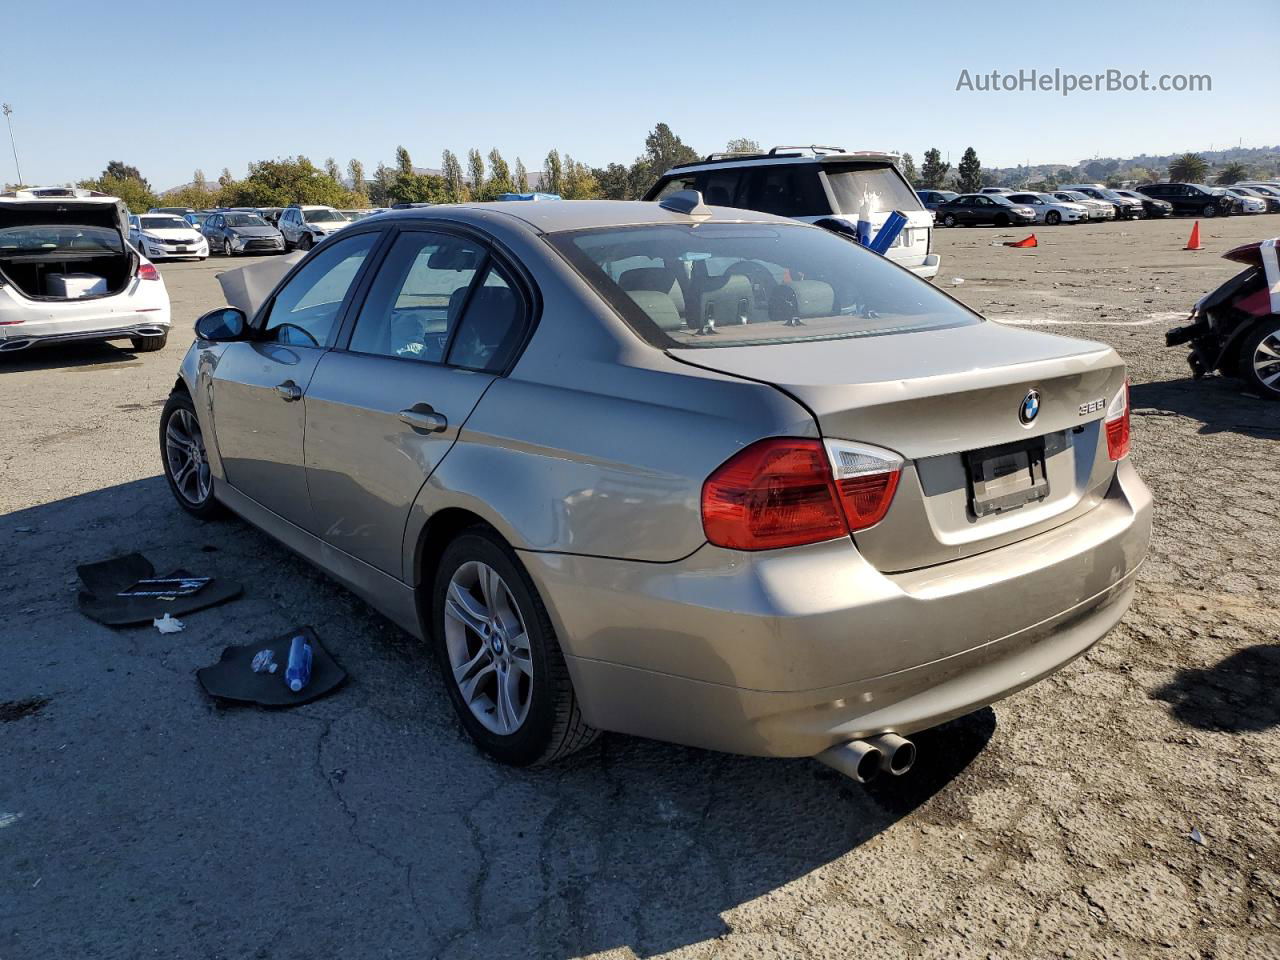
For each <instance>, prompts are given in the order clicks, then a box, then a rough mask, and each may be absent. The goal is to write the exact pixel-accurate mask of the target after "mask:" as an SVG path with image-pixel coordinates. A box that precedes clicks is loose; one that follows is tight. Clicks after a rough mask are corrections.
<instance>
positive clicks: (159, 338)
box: [129, 333, 169, 353]
mask: <svg viewBox="0 0 1280 960" xmlns="http://www.w3.org/2000/svg"><path fill="white" fill-rule="evenodd" d="M168 342H169V334H167V333H158V334H156V335H155V336H154V337H130V338H129V343H130V344H132V345H133V352H134V353H155V352H156V351H157V350H163V349H164V345H165V344H166V343H168Z"/></svg>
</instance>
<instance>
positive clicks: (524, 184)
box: [516, 157, 529, 193]
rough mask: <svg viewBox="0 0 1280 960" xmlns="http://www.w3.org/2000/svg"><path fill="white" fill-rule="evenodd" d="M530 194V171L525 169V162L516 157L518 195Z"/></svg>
mask: <svg viewBox="0 0 1280 960" xmlns="http://www.w3.org/2000/svg"><path fill="white" fill-rule="evenodd" d="M528 192H529V171H528V170H526V169H525V168H524V161H523V160H521V159H520V158H519V157H516V193H528Z"/></svg>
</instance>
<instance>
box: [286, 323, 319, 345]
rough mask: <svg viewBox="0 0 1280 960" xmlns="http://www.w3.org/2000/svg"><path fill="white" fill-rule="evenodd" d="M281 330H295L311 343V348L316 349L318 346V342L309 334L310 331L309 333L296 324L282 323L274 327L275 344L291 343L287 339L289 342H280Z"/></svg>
mask: <svg viewBox="0 0 1280 960" xmlns="http://www.w3.org/2000/svg"><path fill="white" fill-rule="evenodd" d="M282 330H297V331H298V332H299V333H300V334H302V335H303V336H304V337H306V338H307V339H308V340H309V341H311V346H313V347H318V346H320V341H319V340H317V339H316V338H315V337H314V336H313V335H312V333H311V331H310V330H308V329H307V328H306V327H300V326H298V325H297V324H296V323H282V324H280V326H278V327H276V328H275V332H276V343H293V341H292V339H289V340H282V339H281V338H280V331H282Z"/></svg>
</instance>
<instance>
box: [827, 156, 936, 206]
mask: <svg viewBox="0 0 1280 960" xmlns="http://www.w3.org/2000/svg"><path fill="white" fill-rule="evenodd" d="M823 172H824V173H825V174H826V177H827V183H828V184H829V185H830V187H831V193H832V195H833V196H834V197H835V201H836V206H837V208H838V212H840V213H843V214H845V215H846V216H851V217H852V216H858V215H860V214H862V213H864V212H865V213H869V214H877V213H888V212H889V211H890V210H901V211H903V212H908V211H911V210H919V209H920V199H919V198H918V197H917V196H916V195H915V192H914V191H913V190H912V189H911V187H910V186H909V185H908V184H907V182H906V180H904V179H903V178H902V176H901V175H900V174H899V173H898V171H897V170H895V169H894V168H893V167H891V166H888V165H887V164H859V163H839V164H834V163H833V164H826V165H824V166H823Z"/></svg>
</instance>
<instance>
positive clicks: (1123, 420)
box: [1105, 380, 1129, 460]
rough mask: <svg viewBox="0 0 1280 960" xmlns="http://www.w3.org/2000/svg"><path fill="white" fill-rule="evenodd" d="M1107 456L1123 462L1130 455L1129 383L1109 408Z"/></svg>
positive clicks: (1127, 382)
mask: <svg viewBox="0 0 1280 960" xmlns="http://www.w3.org/2000/svg"><path fill="white" fill-rule="evenodd" d="M1105 425H1106V428H1107V456H1109V457H1110V458H1111V459H1112V460H1123V459H1124V458H1125V457H1127V456H1128V455H1129V381H1128V380H1126V381H1125V384H1124V386H1123V387H1121V388H1120V392H1119V393H1117V394H1116V395H1115V399H1113V400H1112V401H1111V406H1109V407H1107V419H1106V423H1105Z"/></svg>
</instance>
